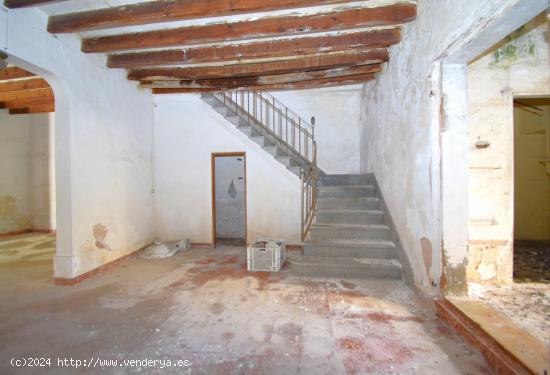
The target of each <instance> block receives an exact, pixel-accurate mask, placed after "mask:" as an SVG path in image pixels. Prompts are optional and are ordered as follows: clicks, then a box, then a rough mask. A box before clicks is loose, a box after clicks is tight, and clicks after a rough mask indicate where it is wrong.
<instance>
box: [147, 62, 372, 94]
mask: <svg viewBox="0 0 550 375" xmlns="http://www.w3.org/2000/svg"><path fill="white" fill-rule="evenodd" d="M379 71H380V66H379V65H360V66H352V67H344V68H336V69H328V70H316V71H306V72H299V73H287V74H275V75H267V76H259V77H235V78H214V79H198V80H192V81H183V80H182V81H142V82H141V83H140V87H142V88H194V87H217V88H224V89H236V88H241V87H261V86H265V85H275V84H285V83H292V82H299V81H310V80H316V79H327V78H336V77H342V76H352V75H364V74H374V73H377V72H379Z"/></svg>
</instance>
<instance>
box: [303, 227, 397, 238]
mask: <svg viewBox="0 0 550 375" xmlns="http://www.w3.org/2000/svg"><path fill="white" fill-rule="evenodd" d="M311 239H312V240H389V239H390V228H389V227H388V226H387V225H379V224H370V225H343V224H313V225H312V226H311Z"/></svg>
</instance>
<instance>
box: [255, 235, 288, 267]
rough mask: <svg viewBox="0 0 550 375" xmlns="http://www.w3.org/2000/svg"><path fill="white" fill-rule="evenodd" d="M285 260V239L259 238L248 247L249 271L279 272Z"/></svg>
mask: <svg viewBox="0 0 550 375" xmlns="http://www.w3.org/2000/svg"><path fill="white" fill-rule="evenodd" d="M284 262H285V241H284V240H271V239H265V240H259V241H256V242H254V243H253V244H251V245H250V246H249V247H248V248H247V249H246V264H247V269H248V270H249V271H267V272H277V271H280V270H281V267H282V266H283V264H284Z"/></svg>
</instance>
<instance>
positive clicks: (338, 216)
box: [316, 210, 384, 225]
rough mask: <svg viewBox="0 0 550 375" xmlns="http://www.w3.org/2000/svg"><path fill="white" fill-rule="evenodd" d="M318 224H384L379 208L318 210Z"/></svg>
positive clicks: (382, 214)
mask: <svg viewBox="0 0 550 375" xmlns="http://www.w3.org/2000/svg"><path fill="white" fill-rule="evenodd" d="M316 223H318V224H359V225H368V224H384V212H383V211H380V210H318V211H317V219H316Z"/></svg>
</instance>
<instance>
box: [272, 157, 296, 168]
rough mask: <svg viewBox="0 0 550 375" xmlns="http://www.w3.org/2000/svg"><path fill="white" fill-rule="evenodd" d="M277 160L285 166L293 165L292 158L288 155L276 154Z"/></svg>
mask: <svg viewBox="0 0 550 375" xmlns="http://www.w3.org/2000/svg"><path fill="white" fill-rule="evenodd" d="M275 160H277V161H278V162H279V163H282V164H283V165H284V166H285V167H290V166H291V165H292V158H291V157H290V156H288V155H276V156H275Z"/></svg>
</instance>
